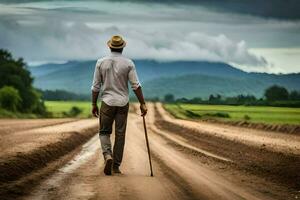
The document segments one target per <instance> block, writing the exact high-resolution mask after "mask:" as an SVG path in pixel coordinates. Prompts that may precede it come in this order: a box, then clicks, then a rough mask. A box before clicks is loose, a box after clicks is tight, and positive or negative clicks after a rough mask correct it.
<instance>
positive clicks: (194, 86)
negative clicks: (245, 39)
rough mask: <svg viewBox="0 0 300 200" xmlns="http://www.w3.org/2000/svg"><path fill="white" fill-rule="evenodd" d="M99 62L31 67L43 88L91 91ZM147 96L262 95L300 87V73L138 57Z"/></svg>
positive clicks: (80, 92)
mask: <svg viewBox="0 0 300 200" xmlns="http://www.w3.org/2000/svg"><path fill="white" fill-rule="evenodd" d="M95 63H96V61H69V62H67V63H64V64H53V63H48V64H43V65H39V66H34V67H31V66H29V67H28V68H29V70H30V71H31V73H32V75H33V77H34V79H35V81H34V85H35V87H37V88H40V89H43V90H46V89H48V90H55V89H63V90H67V91H70V92H74V93H77V94H89V93H90V87H91V82H92V77H93V73H94V69H95ZM135 65H136V69H137V72H138V76H139V79H140V81H141V83H142V87H143V90H144V93H145V96H146V97H148V98H153V97H159V98H162V97H163V96H164V95H166V94H173V95H174V96H175V97H176V98H181V97H185V98H192V97H202V98H207V97H208V96H209V95H210V94H220V95H222V96H234V95H238V94H251V95H255V96H257V97H262V96H263V93H264V90H265V89H266V88H267V87H270V86H271V85H274V84H276V85H280V86H284V87H286V88H287V89H288V90H298V91H299V90H300V74H299V73H298V74H278V75H277V74H267V73H248V72H245V71H242V70H240V69H237V68H234V67H233V66H231V65H229V64H226V63H216V62H205V61H174V62H158V61H154V60H135Z"/></svg>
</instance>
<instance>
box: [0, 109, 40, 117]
mask: <svg viewBox="0 0 300 200" xmlns="http://www.w3.org/2000/svg"><path fill="white" fill-rule="evenodd" d="M0 118H20V119H25V118H26V119H34V118H38V116H37V115H35V114H30V113H19V112H11V111H8V110H5V109H2V108H0Z"/></svg>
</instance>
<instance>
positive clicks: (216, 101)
mask: <svg viewBox="0 0 300 200" xmlns="http://www.w3.org/2000/svg"><path fill="white" fill-rule="evenodd" d="M208 101H209V103H211V104H220V103H222V96H221V95H219V94H217V95H216V96H214V95H212V94H211V95H209V98H208Z"/></svg>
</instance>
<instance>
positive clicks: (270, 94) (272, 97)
mask: <svg viewBox="0 0 300 200" xmlns="http://www.w3.org/2000/svg"><path fill="white" fill-rule="evenodd" d="M265 97H266V99H267V101H280V100H288V98H289V92H288V91H287V89H285V88H284V87H280V86H277V85H273V86H271V87H269V88H267V89H266V91H265Z"/></svg>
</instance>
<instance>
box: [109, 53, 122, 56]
mask: <svg viewBox="0 0 300 200" xmlns="http://www.w3.org/2000/svg"><path fill="white" fill-rule="evenodd" d="M110 55H111V56H122V53H119V52H110Z"/></svg>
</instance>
